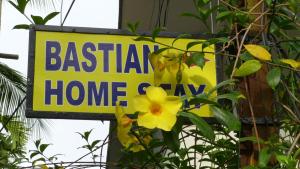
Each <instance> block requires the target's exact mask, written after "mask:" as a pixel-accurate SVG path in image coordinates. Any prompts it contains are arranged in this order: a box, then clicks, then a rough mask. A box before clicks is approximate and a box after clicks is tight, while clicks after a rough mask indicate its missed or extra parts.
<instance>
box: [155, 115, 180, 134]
mask: <svg viewBox="0 0 300 169" xmlns="http://www.w3.org/2000/svg"><path fill="white" fill-rule="evenodd" d="M176 120H177V117H176V115H174V114H171V113H169V112H163V113H162V114H161V115H160V116H158V118H157V121H158V123H157V126H156V127H157V128H160V129H162V130H165V131H171V129H172V128H173V126H174V125H175V123H176Z"/></svg>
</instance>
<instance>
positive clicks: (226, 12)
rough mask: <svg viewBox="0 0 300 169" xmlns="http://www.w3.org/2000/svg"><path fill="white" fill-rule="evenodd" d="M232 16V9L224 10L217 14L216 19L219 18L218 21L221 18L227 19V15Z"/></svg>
mask: <svg viewBox="0 0 300 169" xmlns="http://www.w3.org/2000/svg"><path fill="white" fill-rule="evenodd" d="M231 16H232V12H231V11H224V12H220V13H219V14H218V15H217V17H216V19H217V21H219V20H223V19H225V18H227V17H231Z"/></svg>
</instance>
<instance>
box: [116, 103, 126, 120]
mask: <svg viewBox="0 0 300 169" xmlns="http://www.w3.org/2000/svg"><path fill="white" fill-rule="evenodd" d="M124 115H125V111H124V108H123V107H122V106H120V102H117V103H116V113H115V116H116V119H117V121H118V123H119V122H120V121H121V118H122V117H123V116H124Z"/></svg>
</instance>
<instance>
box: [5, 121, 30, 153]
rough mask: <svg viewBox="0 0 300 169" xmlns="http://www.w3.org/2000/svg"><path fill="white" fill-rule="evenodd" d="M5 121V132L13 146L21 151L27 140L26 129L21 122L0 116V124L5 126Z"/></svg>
mask: <svg viewBox="0 0 300 169" xmlns="http://www.w3.org/2000/svg"><path fill="white" fill-rule="evenodd" d="M9 120H10V121H9ZM7 121H9V123H8V124H7V125H6V126H4V127H5V130H6V132H7V133H9V135H10V137H11V138H12V141H13V142H14V144H15V145H16V146H18V147H20V148H21V149H23V148H24V146H25V145H26V142H27V139H28V128H27V127H26V126H25V124H24V123H23V122H21V121H18V120H16V118H12V119H10V116H0V123H2V125H4V124H6V123H7Z"/></svg>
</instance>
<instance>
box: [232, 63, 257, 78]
mask: <svg viewBox="0 0 300 169" xmlns="http://www.w3.org/2000/svg"><path fill="white" fill-rule="evenodd" d="M261 66H262V65H261V63H260V62H259V61H258V60H249V61H246V62H245V63H243V64H242V65H241V66H240V67H239V68H238V69H237V70H236V71H235V73H234V76H237V77H244V76H248V75H251V74H253V73H255V72H257V71H258V70H259V69H260V68H261Z"/></svg>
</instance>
